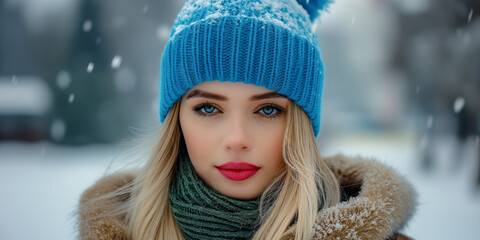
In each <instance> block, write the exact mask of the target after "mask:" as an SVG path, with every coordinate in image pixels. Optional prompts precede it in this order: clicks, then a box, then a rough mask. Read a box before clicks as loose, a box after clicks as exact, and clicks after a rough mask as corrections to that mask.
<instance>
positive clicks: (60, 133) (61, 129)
mask: <svg viewBox="0 0 480 240" xmlns="http://www.w3.org/2000/svg"><path fill="white" fill-rule="evenodd" d="M66 129H67V127H66V126H65V122H64V121H63V120H62V119H60V118H57V119H55V120H53V122H52V125H51V126H50V136H52V138H53V139H55V140H56V141H60V140H62V139H63V137H64V136H65V131H66Z"/></svg>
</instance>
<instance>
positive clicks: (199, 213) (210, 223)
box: [170, 154, 259, 240]
mask: <svg viewBox="0 0 480 240" xmlns="http://www.w3.org/2000/svg"><path fill="white" fill-rule="evenodd" d="M170 207H171V209H172V211H173V216H174V217H175V219H176V220H177V222H178V224H179V225H180V229H181V230H182V233H183V236H184V237H185V238H186V239H187V240H190V239H251V238H252V236H253V234H254V233H255V231H256V223H257V219H258V216H259V208H258V207H259V199H254V200H238V199H233V198H229V197H226V196H224V195H222V194H221V193H219V192H217V191H215V190H214V189H212V188H210V187H209V186H207V185H206V183H205V182H203V181H202V179H200V177H199V176H198V174H197V172H196V171H195V168H194V167H193V165H192V163H191V162H190V159H189V157H188V154H180V157H179V159H178V166H177V171H176V174H175V176H174V178H173V180H172V183H171V185H170Z"/></svg>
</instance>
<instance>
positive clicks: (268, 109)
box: [260, 106, 278, 115]
mask: <svg viewBox="0 0 480 240" xmlns="http://www.w3.org/2000/svg"><path fill="white" fill-rule="evenodd" d="M262 111H263V113H264V114H266V115H272V114H273V113H274V112H275V111H277V112H278V110H277V109H275V108H274V107H271V106H268V107H264V108H262V109H260V112H262Z"/></svg>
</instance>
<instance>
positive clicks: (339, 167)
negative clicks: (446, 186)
mask: <svg viewBox="0 0 480 240" xmlns="http://www.w3.org/2000/svg"><path fill="white" fill-rule="evenodd" d="M324 160H325V161H326V163H327V164H328V165H329V167H330V168H331V169H332V170H333V172H334V174H335V175H336V176H337V178H338V179H339V181H340V185H342V186H349V185H361V189H360V192H359V193H358V196H355V197H352V198H350V199H348V200H347V201H344V202H340V203H339V204H337V205H335V206H333V207H330V208H327V209H323V210H322V211H320V212H319V213H318V215H317V222H316V225H315V233H314V239H355V240H357V239H379V240H381V239H387V238H389V237H390V236H392V235H394V233H395V232H397V231H399V230H400V229H402V228H403V227H404V226H405V224H406V223H407V221H408V220H409V219H410V217H411V216H412V214H413V212H414V209H415V205H416V193H415V191H414V189H413V187H412V186H411V185H410V184H409V183H408V182H407V181H406V180H405V179H404V178H403V177H402V176H400V175H399V174H397V173H396V172H395V171H394V170H393V169H391V168H389V167H387V166H385V165H383V164H381V163H379V162H377V161H374V160H368V159H364V158H360V157H356V158H347V157H345V156H343V155H336V156H333V157H330V158H325V159H324Z"/></svg>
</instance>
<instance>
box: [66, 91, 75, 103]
mask: <svg viewBox="0 0 480 240" xmlns="http://www.w3.org/2000/svg"><path fill="white" fill-rule="evenodd" d="M73 100H75V95H74V94H73V93H70V96H68V102H69V103H72V102H73Z"/></svg>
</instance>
